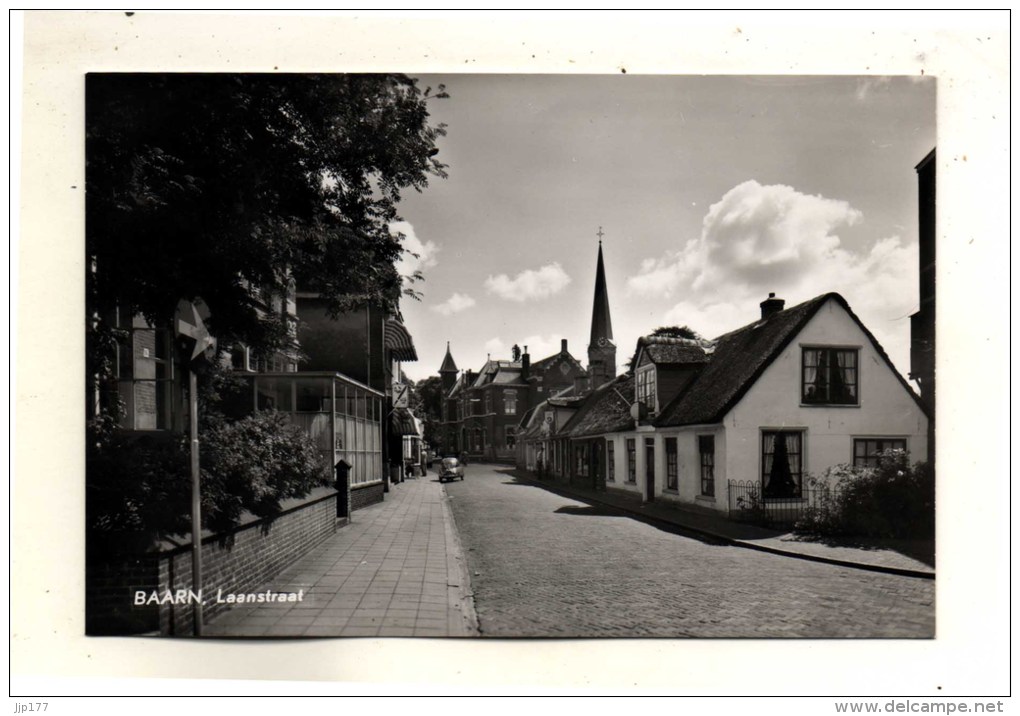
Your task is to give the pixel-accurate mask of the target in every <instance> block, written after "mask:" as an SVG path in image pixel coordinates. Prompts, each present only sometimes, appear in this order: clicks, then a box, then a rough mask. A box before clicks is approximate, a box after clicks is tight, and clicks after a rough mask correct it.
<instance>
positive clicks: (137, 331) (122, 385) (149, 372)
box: [117, 319, 174, 430]
mask: <svg viewBox="0 0 1020 716" xmlns="http://www.w3.org/2000/svg"><path fill="white" fill-rule="evenodd" d="M129 325H130V327H129V328H127V330H128V331H129V333H128V334H127V340H126V341H124V342H122V343H119V344H118V349H117V380H118V392H119V393H120V396H121V398H122V399H123V401H124V414H123V416H122V419H121V426H122V427H124V428H126V429H128V430H168V429H170V428H171V427H173V408H174V405H173V403H174V399H173V381H174V370H173V361H172V360H171V353H172V348H171V336H170V332H169V331H168V330H165V329H154V328H141V327H139V326H142V325H145V323H144V322H143V321H142V320H141V319H135V320H134V321H132V322H131V324H129Z"/></svg>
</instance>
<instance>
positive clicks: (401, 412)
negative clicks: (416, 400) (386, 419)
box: [390, 408, 422, 438]
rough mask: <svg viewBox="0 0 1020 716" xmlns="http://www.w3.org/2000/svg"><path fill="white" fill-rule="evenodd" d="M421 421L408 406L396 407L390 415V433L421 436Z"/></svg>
mask: <svg viewBox="0 0 1020 716" xmlns="http://www.w3.org/2000/svg"><path fill="white" fill-rule="evenodd" d="M420 425H421V422H420V421H419V420H418V419H417V418H415V417H414V414H413V413H411V411H410V410H408V409H407V408H396V409H395V410H394V411H393V414H392V415H390V433H391V434H392V435H413V436H415V437H419V438H420V437H421V434H422V431H421V427H420Z"/></svg>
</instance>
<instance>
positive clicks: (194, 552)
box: [188, 367, 202, 636]
mask: <svg viewBox="0 0 1020 716" xmlns="http://www.w3.org/2000/svg"><path fill="white" fill-rule="evenodd" d="M188 403H189V406H188V407H189V411H190V413H191V420H190V421H189V423H190V426H189V429H190V432H191V582H192V591H194V592H195V594H197V595H198V597H199V598H198V600H197V601H196V602H195V603H194V606H195V612H194V617H195V636H202V492H201V481H200V476H201V473H200V471H199V467H198V376H197V375H196V374H195V371H194V370H193V369H192V368H190V367H189V369H188Z"/></svg>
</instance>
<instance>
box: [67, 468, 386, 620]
mask: <svg viewBox="0 0 1020 716" xmlns="http://www.w3.org/2000/svg"><path fill="white" fill-rule="evenodd" d="M380 492H381V485H380ZM336 527H337V515H336V493H333V494H330V495H327V496H325V497H320V498H318V499H315V500H312V501H310V502H307V503H305V504H302V505H299V506H297V507H294V508H292V509H290V510H287V511H286V512H284V513H283V514H281V515H279V516H278V517H277V518H276V519H274V520H272V521H267V520H258V521H255V522H252V523H250V524H247V525H244V526H242V527H240V528H238V529H236V530H234V531H232V532H229V533H226V534H222V535H214V536H212V537H207V538H205V539H204V540H203V541H202V582H203V590H202V591H203V594H202V597H203V604H204V608H203V616H204V619H205V620H209V619H211V618H213V617H215V616H216V615H217V614H220V613H221V612H222V611H223V610H224V609H226V608H227V605H226V604H222V605H217V604H216V592H217V590H218V589H222V590H223V591H224V593H228V592H231V593H237V592H252V591H255V590H256V589H258V588H259V587H260V586H261V585H263V584H265V583H266V582H268V581H270V580H272V579H273V578H274V577H276V576H277V575H278V574H279V573H280V572H282V571H283V570H284V569H285V568H286V567H288V566H289V565H290V564H291V563H293V562H294V561H295V560H297V559H299V558H300V557H301V556H303V555H304V554H305V553H306V552H308V551H309V550H310V549H311V548H312V547H314V546H315V545H317V544H318V543H320V542H321V541H322V540H324V539H326V538H327V537H329V536H330V535H332V534H333V533H334V532H335V531H336ZM86 574H87V580H86V605H87V606H86V633H87V634H93V635H101V634H138V633H144V632H151V631H156V630H158V631H159V632H160V633H161V634H164V635H179V636H185V635H190V634H191V633H192V625H193V607H192V606H191V605H187V604H181V605H173V604H163V605H151V606H134V603H133V596H134V592H135V591H136V590H144V591H152V590H156V591H158V592H159V593H160V594H162V593H163V592H164V591H165V590H168V589H169V590H170V591H171V592H176V590H179V589H185V590H187V589H191V587H192V574H191V547H190V545H185V546H183V547H180V548H177V549H174V550H172V551H164V552H154V553H152V554H147V555H142V556H137V557H129V558H120V559H118V560H111V561H108V562H106V563H98V562H94V563H92V564H90V565H89V566H88V567H87V569H86Z"/></svg>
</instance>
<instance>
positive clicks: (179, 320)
mask: <svg viewBox="0 0 1020 716" xmlns="http://www.w3.org/2000/svg"><path fill="white" fill-rule="evenodd" d="M174 332H175V333H176V334H177V335H178V337H180V338H186V339H189V340H190V341H194V345H193V346H192V349H191V357H190V358H189V359H188V362H189V363H190V362H194V361H195V360H197V359H199V358H202V359H205V360H209V359H211V358H213V357H215V355H216V339H215V338H213V336H212V335H210V333H209V330H208V329H207V328H206V327H205V321H203V320H202V314H200V313H199V312H198V309H197V308H196V307H195V304H194V303H193V302H191V301H185V300H183V299H181V301H180V302H179V303H178V304H177V313H176V315H175V316H174Z"/></svg>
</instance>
